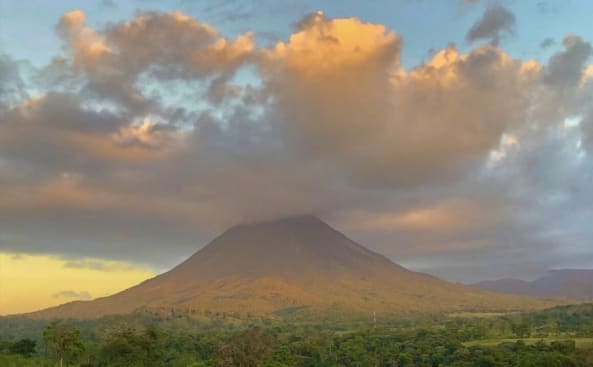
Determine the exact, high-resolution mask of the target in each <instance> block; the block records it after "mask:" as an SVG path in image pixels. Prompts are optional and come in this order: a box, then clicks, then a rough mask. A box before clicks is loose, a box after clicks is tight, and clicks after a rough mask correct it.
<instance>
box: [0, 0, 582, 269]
mask: <svg viewBox="0 0 593 367" xmlns="http://www.w3.org/2000/svg"><path fill="white" fill-rule="evenodd" d="M491 16H492V15H488V16H487V15H486V14H485V16H484V17H485V18H487V17H488V18H489V19H490V17H491ZM491 22H492V20H488V21H487V22H485V23H486V25H481V26H480V27H479V28H480V30H479V32H478V33H479V34H488V36H486V38H488V39H490V38H491V37H494V36H495V37H498V36H499V35H500V34H501V32H503V31H506V30H508V29H509V27H508V26H507V25H505V24H508V22H507V23H505V22H504V21H502V22H501V21H497V22H494V23H495V24H499V25H498V26H493V25H492V24H491ZM299 24H300V26H299V27H298V29H296V30H295V31H294V33H293V34H292V36H291V37H290V38H288V39H287V40H284V41H280V42H277V43H276V44H274V45H272V46H269V47H256V45H255V40H254V38H253V35H252V34H251V33H249V32H247V33H245V34H243V35H242V36H239V37H238V38H236V39H235V40H229V39H226V38H224V37H223V36H221V35H220V34H219V32H218V31H217V30H216V29H215V28H214V27H212V26H211V25H208V24H205V23H201V22H199V21H197V20H195V19H193V18H191V17H189V16H187V15H184V14H181V13H169V14H162V13H139V14H138V15H137V16H136V17H135V18H133V19H131V20H129V21H126V22H120V23H112V24H109V25H108V26H107V27H106V28H104V29H92V28H89V27H88V26H87V25H86V23H85V16H84V14H83V13H82V12H80V11H73V12H69V13H67V14H65V15H64V17H62V19H61V20H60V22H59V25H58V26H57V29H58V32H59V34H60V35H61V37H62V39H63V41H64V43H65V46H66V47H65V50H66V53H65V54H64V55H60V56H59V57H56V58H55V59H54V60H53V61H52V63H51V64H50V65H48V66H47V67H46V68H43V69H42V70H39V71H38V75H37V77H35V78H30V77H27V78H24V77H20V75H19V74H18V73H15V74H14V75H16V77H15V76H14V75H13V76H11V77H10V78H2V79H0V91H11V92H9V93H8V94H6V93H5V94H6V95H10V96H13V95H15V94H14V92H12V91H15V90H16V91H19V92H18V93H17V94H16V95H17V97H16V98H15V97H10V100H11V102H10V103H9V104H6V105H5V106H4V107H2V108H3V109H2V110H1V111H2V114H1V115H0V234H1V235H0V249H2V250H8V251H10V252H23V253H51V254H57V255H60V256H62V257H66V258H67V259H69V261H68V262H67V264H69V265H68V266H74V267H87V268H94V269H97V270H100V269H99V268H100V267H101V266H103V265H102V263H99V262H96V263H95V262H89V261H87V260H80V258H90V257H92V258H99V259H103V258H106V259H118V260H125V261H133V262H141V263H145V264H152V265H153V266H155V267H158V268H159V269H163V268H166V267H168V266H171V265H174V264H175V263H176V262H177V261H179V260H181V259H182V258H183V257H184V256H187V255H189V254H191V253H192V252H193V251H194V250H195V249H196V248H197V247H199V246H200V245H202V244H204V243H205V242H206V241H207V240H208V239H210V238H212V237H213V236H215V235H216V234H218V233H219V232H220V231H222V230H224V229H225V228H227V227H228V226H230V225H234V224H238V223H243V222H252V221H257V220H264V219H274V218H278V217H282V216H289V215H297V214H305V213H312V214H316V215H319V216H321V217H322V218H324V219H327V220H329V221H330V223H332V224H334V225H335V226H336V227H337V228H338V229H340V230H343V231H344V232H346V234H348V235H352V236H354V237H355V238H356V239H359V240H361V242H362V243H364V244H365V245H368V246H370V247H372V248H374V249H377V250H379V251H381V252H382V253H385V254H386V255H388V256H390V257H391V258H393V259H394V260H396V261H403V262H404V263H407V264H411V265H414V264H416V266H417V267H418V268H422V269H423V270H427V271H430V272H435V273H437V274H440V275H445V276H447V277H450V278H452V279H464V278H465V279H469V278H473V279H474V280H475V279H482V278H485V277H490V276H491V275H492V276H496V275H498V274H500V275H504V274H502V273H501V272H502V270H504V271H508V272H509V274H510V273H512V271H511V270H512V268H514V267H516V266H517V264H518V262H519V261H525V262H526V264H527V265H525V266H524V267H523V268H521V269H522V270H521V273H522V274H523V273H524V275H528V276H529V275H531V274H535V273H537V272H544V271H545V270H547V268H549V267H553V266H558V265H564V264H568V265H570V264H571V263H574V264H577V262H578V261H580V260H578V259H577V258H576V255H575V254H579V258H580V259H581V260H582V259H586V258H587V257H588V256H591V255H592V252H591V249H590V248H588V247H587V246H586V243H587V240H588V239H593V233H592V231H591V230H590V228H589V227H590V226H589V225H588V223H590V220H591V219H593V218H591V213H590V211H589V209H588V208H589V207H590V205H591V204H592V198H593V192H592V191H591V188H590V187H591V185H590V184H589V183H590V180H591V176H590V174H589V173H588V172H593V170H591V165H592V160H591V157H590V155H589V153H584V152H583V148H582V146H580V145H579V141H581V140H582V141H583V143H582V144H585V146H587V144H588V143H587V142H588V141H589V140H587V139H590V136H591V133H590V129H591V128H590V126H591V123H590V122H589V121H590V120H591V119H590V117H589V116H591V115H590V112H591V111H590V108H589V107H588V106H589V104H588V102H587V101H590V97H591V87H590V85H591V83H590V82H589V81H588V79H587V75H588V74H587V72H586V71H585V70H587V69H586V68H585V67H586V62H587V58H588V57H589V54H590V52H591V50H590V46H589V45H588V43H587V42H585V41H584V40H582V39H580V38H578V37H575V36H567V38H566V39H565V42H564V46H565V48H564V50H561V51H560V52H558V53H556V54H555V55H553V56H552V57H551V59H550V60H549V62H547V64H545V65H540V64H538V63H536V62H535V61H521V60H516V59H513V58H511V57H510V56H509V55H507V54H506V53H505V52H504V51H503V50H502V49H500V48H498V47H494V46H492V45H484V46H481V47H477V48H475V49H472V50H469V51H467V52H466V53H462V52H461V51H459V50H458V49H456V48H455V47H454V46H449V47H447V48H445V49H441V50H435V52H434V53H433V54H432V55H431V59H430V60H429V61H428V62H426V63H425V64H422V65H419V66H417V67H416V68H414V69H411V70H404V69H403V68H402V66H401V64H400V56H401V52H402V46H401V45H402V42H403V40H402V38H401V36H399V35H398V34H397V33H395V32H394V31H392V30H390V29H387V28H386V27H385V26H383V25H380V24H372V23H366V22H364V21H362V20H359V19H356V18H350V19H329V18H327V17H326V16H324V15H323V14H322V13H319V12H316V13H312V14H310V15H308V16H307V17H305V18H304V20H303V21H301V22H300V23H299ZM500 24H502V25H500ZM511 25H512V24H511ZM493 29H494V30H493ZM480 32H481V33H480ZM352 34H356V35H357V37H356V38H353V37H351V35H352ZM140 45H141V46H140ZM163 50H165V51H166V52H164V51H163ZM352 50H356V52H352ZM0 65H4V64H0ZM14 65H15V64H14V62H8V61H7V62H6V64H5V66H1V67H4V68H13V69H10V70H16V71H19V69H18V68H16V69H14V68H15V67H16V66H14ZM7 70H8V69H7ZM239 70H240V71H242V72H244V73H246V74H247V75H248V77H245V76H244V75H243V77H242V78H239V77H237V72H238V71H239ZM0 75H2V74H0ZM254 80H255V82H254ZM27 83H29V84H27ZM35 83H37V84H35ZM568 86H569V87H570V88H569V89H570V93H566V90H567V87H568ZM36 90H40V91H41V92H38V93H34V94H32V95H28V94H27V93H25V94H22V93H21V91H22V92H27V91H36ZM567 118H569V120H570V118H573V119H577V120H579V119H582V120H583V121H582V122H581V124H579V125H578V126H576V125H575V126H568V127H567V126H565V125H566V124H565V121H566V119H567ZM570 121H572V120H570ZM569 125H570V124H569ZM534 253H535V254H537V256H533V254H534ZM478 254H482V255H483V257H480V256H479V255H478ZM583 261H584V260H583ZM460 262H471V264H465V265H464V266H461V264H460ZM423 264H424V265H423ZM505 264H506V265H505ZM579 264H580V263H579ZM503 265H504V266H503ZM103 270H105V269H103ZM513 274H515V273H513Z"/></svg>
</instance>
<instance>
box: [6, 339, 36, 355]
mask: <svg viewBox="0 0 593 367" xmlns="http://www.w3.org/2000/svg"><path fill="white" fill-rule="evenodd" d="M36 344H37V343H35V341H34V340H31V339H27V338H25V339H21V340H19V341H17V342H15V343H13V344H12V345H11V346H10V347H9V351H10V353H12V354H20V355H22V356H24V357H31V356H32V355H33V353H35V345H36Z"/></svg>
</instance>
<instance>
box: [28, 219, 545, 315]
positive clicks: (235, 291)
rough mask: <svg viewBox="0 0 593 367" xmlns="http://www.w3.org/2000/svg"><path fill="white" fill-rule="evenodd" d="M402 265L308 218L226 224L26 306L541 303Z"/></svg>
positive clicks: (90, 311)
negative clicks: (122, 271) (106, 282)
mask: <svg viewBox="0 0 593 367" xmlns="http://www.w3.org/2000/svg"><path fill="white" fill-rule="evenodd" d="M543 306H544V304H543V302H542V301H538V300H534V299H528V298H523V297H516V296H500V295H494V294H491V293H487V292H482V291H478V290H475V289H472V288H470V287H466V286H463V285H460V284H453V283H449V282H446V281H443V280H440V279H437V278H435V277H433V276H430V275H427V274H423V273H417V272H413V271H409V270H407V269H405V268H403V267H401V266H399V265H397V264H395V263H393V262H391V261H390V260H389V259H387V258H386V257H384V256H382V255H379V254H377V253H375V252H372V251H370V250H368V249H366V248H365V247H363V246H361V245H359V244H358V243H355V242H354V241H352V240H350V239H348V238H347V237H346V236H344V235H343V234H341V233H340V232H338V231H336V230H334V229H333V228H331V227H330V226H329V225H327V224H326V223H324V222H323V221H321V220H319V219H318V218H316V217H314V216H299V217H291V218H286V219H281V220H276V221H270V222H264V223H255V224H247V225H239V226H236V227H233V228H230V229H228V230H227V231H225V232H224V233H223V234H222V235H220V236H219V237H218V238H216V239H214V240H213V241H212V242H211V243H210V244H208V245H207V246H206V247H204V248H202V249H201V250H199V251H198V252H196V253H195V254H194V255H193V256H191V257H190V258H188V259H187V260H186V261H185V262H183V263H181V264H180V265H178V266H177V267H175V268H174V269H172V270H170V271H169V272H166V273H164V274H161V275H159V276H157V277H155V278H152V279H150V280H147V281H145V282H143V283H141V284H139V285H136V286H134V287H132V288H129V289H127V290H125V291H123V292H120V293H117V294H115V295H112V296H109V297H104V298H100V299H96V300H93V301H77V302H71V303H68V304H65V305H61V306H58V307H53V308H50V309H46V310H43V311H39V312H34V313H31V314H28V315H27V316H29V317H35V318H54V317H74V318H96V317H100V316H104V315H108V314H125V313H130V312H133V311H135V310H138V309H163V308H168V309H184V310H189V311H190V312H192V310H193V311H197V310H199V311H212V312H233V313H239V314H242V313H250V314H252V313H261V314H270V313H277V314H282V313H283V312H288V311H290V310H302V309H307V310H308V311H310V312H318V311H328V310H331V311H332V312H340V313H342V312H355V313H365V314H368V313H371V312H378V313H383V314H387V313H388V314H394V315H395V314H398V315H401V314H409V313H419V312H424V313H428V312H430V313H436V312H456V311H494V310H497V311H500V310H526V309H534V308H541V307H543Z"/></svg>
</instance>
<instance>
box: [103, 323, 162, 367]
mask: <svg viewBox="0 0 593 367" xmlns="http://www.w3.org/2000/svg"><path fill="white" fill-rule="evenodd" d="M162 361H163V346H162V345H161V341H160V335H159V332H158V331H157V330H156V329H154V328H149V329H147V330H146V331H144V332H143V333H139V332H137V331H136V330H133V329H127V330H123V331H120V332H117V333H114V334H112V335H109V337H108V338H107V339H106V340H105V341H104V342H103V344H102V345H101V348H100V351H99V366H109V367H136V366H138V367H152V366H161V365H162V363H163V362H162Z"/></svg>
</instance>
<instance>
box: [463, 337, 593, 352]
mask: <svg viewBox="0 0 593 367" xmlns="http://www.w3.org/2000/svg"><path fill="white" fill-rule="evenodd" d="M518 340H523V342H524V343H525V344H526V345H533V344H535V343H537V342H538V341H539V340H543V341H544V342H545V343H546V344H549V343H551V342H553V341H562V340H574V341H575V345H576V347H577V348H580V349H584V348H593V338H571V337H550V338H523V339H519V338H515V339H512V338H511V339H481V340H472V341H469V342H465V343H463V345H465V346H466V347H471V346H481V347H492V346H496V345H499V344H502V343H515V342H517V341H518Z"/></svg>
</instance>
